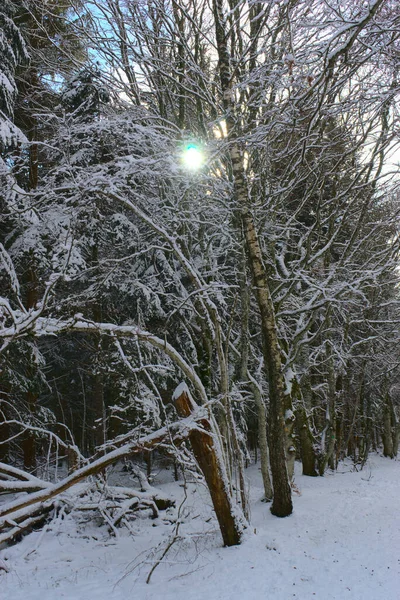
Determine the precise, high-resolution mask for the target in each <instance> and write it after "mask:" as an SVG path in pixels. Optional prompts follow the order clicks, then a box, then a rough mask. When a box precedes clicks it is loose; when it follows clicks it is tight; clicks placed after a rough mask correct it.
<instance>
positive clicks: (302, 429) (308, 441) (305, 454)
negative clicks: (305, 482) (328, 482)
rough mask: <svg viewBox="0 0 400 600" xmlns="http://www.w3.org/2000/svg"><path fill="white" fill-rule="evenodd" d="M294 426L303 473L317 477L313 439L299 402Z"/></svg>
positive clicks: (305, 412)
mask: <svg viewBox="0 0 400 600" xmlns="http://www.w3.org/2000/svg"><path fill="white" fill-rule="evenodd" d="M295 413H296V428H297V431H298V434H299V439H300V454H301V462H302V464H303V475H308V476H309V477H317V476H318V472H317V469H316V464H317V457H316V453H315V447H314V444H315V440H314V436H313V434H312V431H311V429H310V425H309V422H308V417H307V411H306V409H305V407H304V406H302V405H301V404H300V405H299V406H298V407H297V408H296V411H295Z"/></svg>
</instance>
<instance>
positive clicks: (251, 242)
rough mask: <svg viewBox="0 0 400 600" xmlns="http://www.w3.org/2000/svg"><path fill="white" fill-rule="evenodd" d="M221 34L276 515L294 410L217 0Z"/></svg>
mask: <svg viewBox="0 0 400 600" xmlns="http://www.w3.org/2000/svg"><path fill="white" fill-rule="evenodd" d="M213 13H214V21H215V34H216V41H217V50H218V58H219V75H220V81H221V88H222V94H223V102H224V109H225V113H226V114H225V121H226V129H227V137H228V140H229V141H230V145H229V155H230V160H231V164H232V171H233V189H234V196H235V199H236V202H237V207H238V210H239V212H240V217H241V222H242V226H243V230H244V236H245V244H246V249H247V255H248V261H249V267H250V271H251V274H252V277H253V283H254V286H255V291H256V297H257V301H258V306H259V310H260V313H261V333H262V338H263V352H264V360H265V365H266V367H267V369H268V379H269V393H270V410H269V428H268V431H269V448H270V462H271V474H272V479H273V487H274V500H273V503H272V507H271V512H272V514H274V515H276V516H279V517H286V516H288V515H290V514H291V513H292V511H293V505H292V497H291V489H290V484H289V479H288V473H287V468H286V456H285V422H284V414H285V411H287V410H290V409H291V402H290V397H288V395H286V394H285V382H284V377H283V366H282V361H281V352H280V347H279V342H278V335H277V326H276V322H275V311H274V307H273V303H272V299H271V295H270V289H269V285H268V279H267V273H266V269H265V267H264V264H263V261H262V254H261V248H260V245H259V242H258V238H257V233H256V228H255V223H254V219H253V216H252V213H251V207H250V197H249V190H248V188H247V185H246V181H245V176H244V156H243V153H242V152H241V151H240V148H239V143H238V141H237V137H236V136H237V123H236V121H235V104H234V95H233V90H232V74H231V69H230V57H229V52H228V45H227V36H226V28H225V21H224V11H223V2H222V0H213Z"/></svg>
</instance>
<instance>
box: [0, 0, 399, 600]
mask: <svg viewBox="0 0 400 600" xmlns="http://www.w3.org/2000/svg"><path fill="white" fill-rule="evenodd" d="M399 67H400V4H399V3H398V2H397V0H365V1H364V0H357V1H354V0H239V1H238V2H235V1H234V0H87V1H86V0H2V2H1V6H0V547H5V546H7V545H11V544H15V543H16V542H20V541H21V540H22V539H23V538H24V535H25V534H27V533H29V532H31V531H32V530H40V529H41V528H43V527H46V526H48V524H49V523H51V521H52V520H54V519H58V518H60V514H61V513H62V514H69V513H71V514H80V513H85V515H86V516H88V515H89V517H90V519H92V520H96V522H101V523H102V526H104V527H105V528H106V529H107V531H108V533H109V535H110V536H115V535H118V531H119V530H121V529H124V528H125V529H126V531H128V532H129V531H131V530H132V527H133V524H134V523H135V522H136V520H137V519H138V518H139V517H138V515H139V514H142V515H147V514H148V515H149V518H157V517H158V516H159V515H160V514H161V513H165V511H166V510H167V509H168V508H169V507H171V505H172V504H173V501H172V499H171V498H169V497H168V495H166V494H163V493H161V492H159V491H157V490H156V488H155V487H153V485H152V484H151V483H152V480H153V474H154V471H155V470H157V469H166V470H168V471H170V473H171V478H172V479H174V480H175V481H176V482H182V481H186V478H188V477H189V478H191V479H192V480H197V481H199V482H203V483H204V482H205V485H206V487H207V488H208V493H209V494H210V498H211V501H212V505H213V509H214V511H215V515H216V519H217V521H218V526H219V529H220V534H219V535H220V536H222V537H221V538H220V544H222V543H223V545H225V546H236V545H238V544H240V543H241V542H242V540H243V539H244V537H243V536H245V535H247V533H246V532H248V531H252V525H251V511H250V508H249V483H248V478H247V475H246V472H247V467H248V466H249V465H251V464H253V463H254V462H256V463H257V465H259V471H258V473H259V479H260V485H261V486H262V489H263V500H264V502H265V503H266V504H265V507H267V510H268V511H270V512H271V513H272V515H273V516H275V517H288V516H289V515H291V514H292V512H293V495H294V494H295V493H296V490H297V487H296V483H295V479H294V473H295V468H296V469H297V468H298V466H299V464H301V467H300V472H301V473H302V474H303V475H304V476H308V477H313V478H315V479H314V481H315V483H314V484H313V485H314V487H313V489H317V488H318V482H319V481H321V477H323V476H324V475H326V474H327V473H332V472H334V471H335V470H336V469H338V466H340V465H341V464H344V463H346V464H351V465H353V468H354V469H355V470H356V471H359V470H360V469H362V468H363V467H364V466H365V465H366V464H367V461H368V458H369V456H370V455H371V453H381V454H383V456H384V457H386V461H388V462H389V463H390V462H391V461H390V459H394V458H395V457H396V456H397V452H398V446H399V436H400V344H399V323H400V293H399V275H400V271H399V250H400V237H399V233H400V228H399V224H400V220H399V214H400V191H399V181H400V180H399V156H400V154H399V148H400V136H399V131H400V129H399V126H400V121H399V92H400V81H399ZM379 464H381V463H379ZM118 469H119V471H120V477H119V478H116V477H115V472H116V470H118ZM127 481H128V483H127ZM77 518H78V517H77ZM276 521H277V523H278V525H279V523H283V521H282V520H281V519H277V520H276ZM284 521H286V519H285V520H284ZM254 531H255V530H254ZM176 535H177V532H176ZM133 543H134V542H133ZM161 560H162V558H160V561H161ZM157 564H158V563H155V565H154V567H155V566H157ZM0 571H1V563H0ZM150 576H151V574H150ZM354 598H356V596H354Z"/></svg>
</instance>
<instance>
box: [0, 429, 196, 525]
mask: <svg viewBox="0 0 400 600" xmlns="http://www.w3.org/2000/svg"><path fill="white" fill-rule="evenodd" d="M195 425H196V418H194V417H191V418H188V419H182V421H179V422H176V423H173V424H172V425H169V426H167V427H163V428H162V429H159V430H158V431H155V432H154V433H152V434H150V435H147V436H145V437H143V438H140V439H139V440H135V441H132V442H130V443H128V444H125V445H124V446H122V447H121V448H118V449H117V450H114V451H112V452H110V453H109V454H106V455H105V456H103V457H101V458H99V459H97V460H96V461H94V462H92V463H90V464H88V465H85V466H84V467H82V468H80V469H78V470H77V471H75V472H74V473H72V474H71V475H69V476H68V477H66V478H65V479H63V480H62V481H60V482H58V483H55V484H52V485H50V486H48V487H46V489H43V490H40V491H38V492H35V493H33V494H31V495H30V496H29V497H28V498H24V499H17V500H14V501H13V502H10V503H8V504H6V505H4V506H2V507H1V509H0V518H1V519H3V517H5V516H7V515H10V514H12V513H15V512H16V511H19V510H23V509H24V508H27V507H29V506H31V505H33V504H37V503H43V502H47V501H48V500H51V499H52V498H54V497H55V496H58V495H59V494H61V493H62V492H64V491H65V490H67V489H69V488H70V487H72V486H73V485H76V484H77V483H79V482H80V481H82V479H85V478H86V477H89V476H90V475H96V474H97V473H100V472H101V471H103V470H104V469H105V468H106V467H108V466H109V465H111V464H113V463H115V462H117V461H119V460H121V459H123V458H125V457H128V456H130V455H132V454H138V453H140V452H143V451H146V450H147V451H149V450H152V449H154V448H155V447H156V446H158V445H160V444H162V443H163V442H164V441H168V442H171V441H173V442H174V443H175V444H176V443H177V442H179V440H182V439H184V438H186V437H187V436H188V433H189V431H191V430H192V429H193V427H194V426H195ZM0 531H1V524H0Z"/></svg>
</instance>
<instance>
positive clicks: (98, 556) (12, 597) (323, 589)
mask: <svg viewBox="0 0 400 600" xmlns="http://www.w3.org/2000/svg"><path fill="white" fill-rule="evenodd" d="M247 474H248V477H249V480H250V482H251V497H252V525H251V529H250V530H249V531H248V532H247V535H246V539H245V541H244V543H243V544H242V545H241V546H239V547H233V548H222V547H221V538H220V535H219V532H218V530H217V527H216V522H215V520H214V518H213V516H212V512H211V508H210V502H209V499H208V496H207V492H206V490H205V489H204V487H203V486H201V485H195V484H189V485H188V491H187V500H186V502H185V503H184V505H183V506H182V509H181V515H182V517H183V518H182V524H181V525H180V528H179V531H178V535H179V538H178V539H177V540H176V541H175V543H174V544H173V545H172V547H171V549H170V550H169V552H168V554H167V555H166V558H165V559H164V561H163V562H162V563H161V564H160V565H159V566H158V567H157V569H156V570H155V571H154V573H153V575H152V577H151V581H150V583H149V584H146V578H147V576H148V574H149V571H150V569H151V568H152V565H153V564H154V562H155V560H156V559H157V557H159V556H160V554H161V553H162V552H163V550H164V549H165V547H166V545H167V544H168V541H169V540H170V539H171V535H172V534H173V532H174V527H175V526H174V524H171V523H170V522H167V519H166V518H164V519H163V518H160V519H158V520H157V521H156V522H154V521H151V520H148V519H146V520H138V521H136V522H135V525H134V526H135V530H136V534H135V535H134V536H129V535H128V534H127V533H126V532H124V531H121V534H120V536H119V538H118V539H115V538H109V537H107V536H106V532H105V531H104V529H103V528H101V527H95V526H93V525H87V526H86V527H84V528H83V531H82V525H81V526H80V532H79V533H78V532H77V525H76V524H75V522H74V521H73V520H72V518H70V517H67V518H66V519H65V520H60V521H58V522H56V523H53V524H52V526H51V529H48V530H45V531H44V532H34V533H32V534H31V535H29V536H27V537H26V538H25V539H24V540H23V541H22V542H21V543H20V544H17V545H15V546H13V547H11V548H8V549H5V550H3V551H1V552H0V598H1V600H39V598H40V600H59V599H65V600H126V599H127V598H135V599H136V600H156V599H157V600H200V599H202V600H203V599H204V598H207V599H209V600H239V599H240V600H258V599H260V600H292V599H296V600H313V599H314V598H315V599H316V600H345V599H346V598H348V599H349V600H399V599H400V462H398V461H391V460H388V459H383V458H381V457H379V456H376V455H372V456H371V458H370V460H369V462H368V464H367V466H366V467H365V468H364V470H363V471H361V472H352V470H351V465H350V464H349V465H347V466H346V465H345V466H343V467H342V472H339V473H335V474H327V475H326V476H325V477H324V478H315V479H313V478H308V477H302V476H301V475H297V477H296V484H297V486H298V489H299V494H300V495H295V498H294V505H295V511H294V514H293V515H292V516H290V517H288V518H286V519H277V518H275V517H273V516H272V515H271V514H270V512H269V506H268V505H267V504H264V503H262V502H260V498H261V496H262V490H261V477H260V474H259V472H258V468H257V466H254V467H251V468H250V469H248V471H247ZM159 487H160V488H162V489H163V490H164V491H165V492H166V493H167V494H170V495H171V494H174V496H175V497H176V498H177V500H178V505H179V498H182V495H183V488H182V487H181V486H179V485H178V484H176V483H167V484H165V485H162V486H159ZM175 515H176V511H175ZM167 516H168V515H165V516H164V517H167ZM172 516H173V515H172V514H171V520H173V519H172ZM204 517H205V519H206V520H207V522H205V521H204ZM157 548H158V549H157ZM150 549H153V550H152V551H150ZM1 560H2V561H3V563H2V562H1ZM2 564H3V565H5V566H6V567H7V569H8V570H9V572H8V573H7V572H6V571H4V570H2V569H1V565H2Z"/></svg>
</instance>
